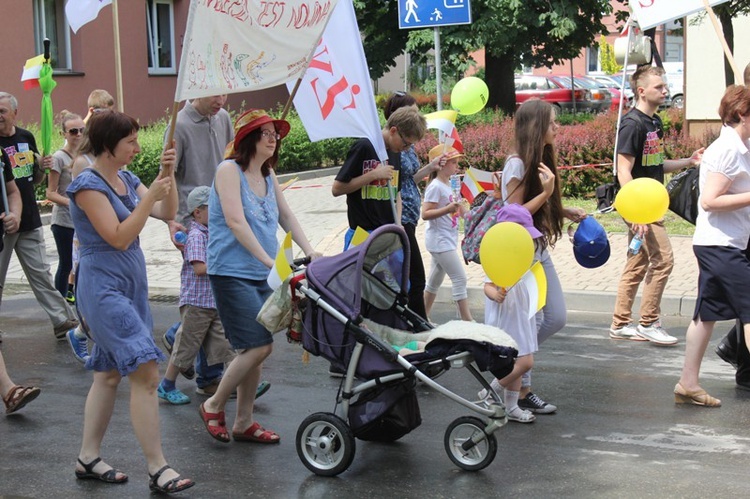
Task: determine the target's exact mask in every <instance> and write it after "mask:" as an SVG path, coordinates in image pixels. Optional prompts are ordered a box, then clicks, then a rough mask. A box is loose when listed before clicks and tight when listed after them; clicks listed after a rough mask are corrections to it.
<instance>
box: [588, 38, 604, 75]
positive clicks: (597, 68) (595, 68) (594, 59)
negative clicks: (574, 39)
mask: <svg viewBox="0 0 750 499" xmlns="http://www.w3.org/2000/svg"><path fill="white" fill-rule="evenodd" d="M601 70H602V65H601V62H600V61H599V45H593V46H591V47H589V48H588V50H587V51H586V72H587V73H596V72H601Z"/></svg>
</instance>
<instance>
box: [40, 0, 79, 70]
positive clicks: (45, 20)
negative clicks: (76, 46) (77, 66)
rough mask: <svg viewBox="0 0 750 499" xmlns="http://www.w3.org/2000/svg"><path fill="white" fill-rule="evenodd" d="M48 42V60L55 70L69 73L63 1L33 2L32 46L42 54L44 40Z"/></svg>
mask: <svg viewBox="0 0 750 499" xmlns="http://www.w3.org/2000/svg"><path fill="white" fill-rule="evenodd" d="M45 38H49V40H50V49H49V52H50V59H51V63H52V67H53V68H54V69H55V70H58V71H60V70H62V71H70V70H71V64H70V28H68V23H67V21H66V20H65V2H64V0H34V44H35V47H36V53H37V54H43V53H44V39H45Z"/></svg>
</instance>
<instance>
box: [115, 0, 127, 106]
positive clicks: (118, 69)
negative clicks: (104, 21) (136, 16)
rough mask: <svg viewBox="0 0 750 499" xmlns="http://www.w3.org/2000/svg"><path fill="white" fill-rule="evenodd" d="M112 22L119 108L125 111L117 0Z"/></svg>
mask: <svg viewBox="0 0 750 499" xmlns="http://www.w3.org/2000/svg"><path fill="white" fill-rule="evenodd" d="M112 24H113V25H114V26H113V31H114V37H115V87H116V91H117V110H118V111H120V112H121V113H123V112H125V102H124V100H125V99H124V97H123V89H122V57H121V55H120V16H119V15H118V12H117V0H112Z"/></svg>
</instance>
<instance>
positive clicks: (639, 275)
mask: <svg viewBox="0 0 750 499" xmlns="http://www.w3.org/2000/svg"><path fill="white" fill-rule="evenodd" d="M663 75H664V70H663V69H661V68H657V67H653V66H640V67H639V68H638V69H637V70H636V71H635V73H634V74H633V76H632V77H631V87H632V88H633V89H634V91H635V93H636V99H637V103H636V107H635V108H634V109H632V110H631V111H630V112H628V114H627V115H626V116H625V117H624V118H623V119H622V122H621V123H620V137H619V141H618V147H617V180H618V181H619V183H620V185H625V184H626V183H628V182H630V181H631V180H633V179H635V178H640V177H649V178H653V179H656V180H658V181H659V182H664V173H665V172H673V171H676V170H679V169H681V168H686V167H688V166H695V165H699V164H700V162H701V158H702V156H703V149H702V148H701V149H698V150H697V151H695V152H694V153H693V155H692V156H690V157H689V158H684V159H666V156H665V153H664V139H663V137H664V131H663V129H662V123H661V119H660V118H659V116H658V115H657V114H656V111H657V109H658V108H659V106H660V105H661V104H662V103H663V102H664V99H665V98H666V96H667V84H666V83H665V82H664V79H663V78H662V76H663ZM628 227H629V229H630V230H629V234H628V244H630V241H631V240H632V239H633V237H634V236H635V235H636V234H637V235H638V236H639V237H641V238H642V239H643V247H642V248H641V250H640V251H639V252H638V253H637V254H635V255H633V254H630V253H628V257H627V260H626V262H625V268H624V269H623V271H622V276H621V277H620V284H619V285H618V287H617V299H616V301H615V311H614V315H613V317H612V325H611V326H610V330H609V331H610V333H609V336H610V338H612V339H615V340H632V341H651V342H653V343H655V344H657V345H674V344H675V343H677V338H675V337H674V336H670V335H669V334H667V332H666V330H664V328H662V327H661V323H660V321H659V315H660V313H661V297H662V294H663V293H664V288H665V287H666V285H667V280H668V279H669V274H671V272H672V267H673V265H674V255H673V254H672V245H671V244H670V242H669V237H668V236H667V231H666V229H665V228H664V221H663V220H660V221H657V222H654V223H652V224H647V225H641V224H630V223H628ZM644 278H645V284H644V286H643V296H642V297H641V308H640V314H639V315H640V317H639V324H638V325H637V326H636V325H634V324H633V321H632V315H631V314H632V310H631V309H632V307H633V302H634V301H635V295H636V293H637V292H638V287H639V286H640V284H641V281H644Z"/></svg>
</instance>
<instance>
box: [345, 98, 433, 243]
mask: <svg viewBox="0 0 750 499" xmlns="http://www.w3.org/2000/svg"><path fill="white" fill-rule="evenodd" d="M426 131H427V124H426V122H425V119H424V116H422V115H421V114H419V111H417V109H416V108H414V107H403V108H400V109H397V110H396V111H394V112H393V114H391V116H390V117H389V118H388V122H387V123H386V126H385V128H383V141H384V142H385V148H386V151H387V153H388V162H387V163H385V162H382V163H381V161H380V159H379V158H378V155H377V153H376V152H375V147H374V146H373V145H372V143H371V142H370V141H369V140H368V139H360V140H358V141H357V142H355V143H354V145H353V146H352V147H351V149H349V152H348V154H347V156H346V160H345V161H344V165H343V166H342V167H341V170H339V173H338V175H336V180H334V182H333V187H332V189H331V192H332V193H333V195H334V196H341V195H342V194H346V207H347V210H346V214H347V218H348V220H349V230H348V231H347V233H346V236H345V239H344V249H347V248H348V247H349V243H350V242H351V239H352V236H353V235H354V231H355V230H356V228H357V227H361V228H363V229H364V230H366V231H367V232H371V231H373V230H375V229H377V228H378V227H380V226H381V225H386V224H392V223H398V221H400V220H401V193H400V189H401V178H400V176H399V173H400V170H401V155H400V153H401V151H405V150H406V149H408V148H409V147H410V146H412V145H413V144H415V143H416V142H419V141H420V140H422V137H424V134H425V133H426ZM393 184H396V187H395V191H396V192H395V193H393V197H394V199H395V202H396V212H397V219H396V220H394V218H393V209H392V206H391V197H390V196H391V195H390V194H389V190H391V191H392V189H394V187H393Z"/></svg>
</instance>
